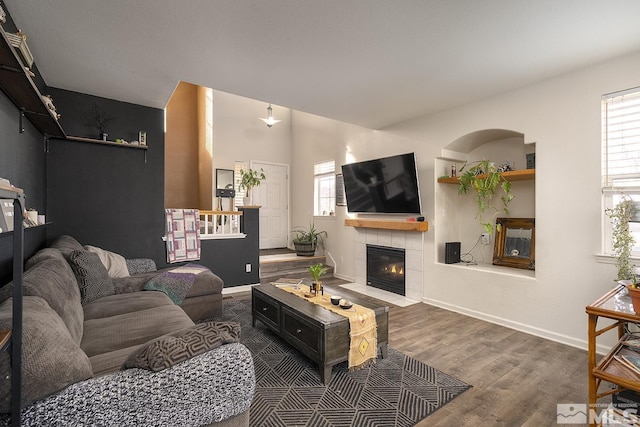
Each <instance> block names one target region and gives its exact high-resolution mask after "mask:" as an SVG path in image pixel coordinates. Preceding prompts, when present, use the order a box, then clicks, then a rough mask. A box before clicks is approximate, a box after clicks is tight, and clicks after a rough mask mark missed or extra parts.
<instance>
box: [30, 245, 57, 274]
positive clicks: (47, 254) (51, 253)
mask: <svg viewBox="0 0 640 427" xmlns="http://www.w3.org/2000/svg"><path fill="white" fill-rule="evenodd" d="M45 259H57V260H61V261H65V262H66V259H65V258H64V256H62V252H60V251H59V250H57V249H54V248H44V249H40V250H39V251H38V252H36V253H35V254H34V255H33V256H32V257H31V258H29V259H28V260H27V262H25V264H24V269H25V271H26V270H28V269H30V268H32V267H33V266H34V265H36V264H37V263H39V262H40V261H44V260H45Z"/></svg>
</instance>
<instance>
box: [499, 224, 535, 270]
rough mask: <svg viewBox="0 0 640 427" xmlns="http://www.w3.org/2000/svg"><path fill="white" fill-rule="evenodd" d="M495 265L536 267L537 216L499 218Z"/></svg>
mask: <svg viewBox="0 0 640 427" xmlns="http://www.w3.org/2000/svg"><path fill="white" fill-rule="evenodd" d="M496 230H497V233H496V239H495V245H494V250H493V265H498V266H503V267H513V268H523V269H527V270H535V269H536V257H535V247H536V245H535V242H536V221H535V218H497V219H496Z"/></svg>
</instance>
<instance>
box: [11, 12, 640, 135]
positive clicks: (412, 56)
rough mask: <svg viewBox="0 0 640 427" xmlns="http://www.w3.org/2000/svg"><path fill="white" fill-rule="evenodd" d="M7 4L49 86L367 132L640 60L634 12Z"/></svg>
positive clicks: (152, 103) (160, 105)
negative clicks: (285, 115)
mask: <svg viewBox="0 0 640 427" xmlns="http://www.w3.org/2000/svg"><path fill="white" fill-rule="evenodd" d="M5 4H6V7H7V9H8V10H9V13H11V15H12V17H13V18H14V20H15V22H16V25H17V26H18V28H20V29H22V30H23V32H24V33H26V34H27V37H28V43H29V46H30V48H31V50H32V52H33V54H34V57H35V60H36V64H37V66H38V69H39V70H40V72H41V73H42V75H43V77H44V79H45V81H46V83H47V84H48V85H49V86H54V87H58V88H63V89H68V90H73V91H78V92H82V93H87V94H92V95H97V96H103V97H107V98H112V99H117V100H121V101H127V102H132V103H136V104H141V105H146V106H152V107H158V108H164V107H165V105H166V103H167V102H168V100H169V98H170V97H171V94H172V92H173V90H174V88H175V87H176V85H177V83H178V82H179V81H187V82H190V83H195V84H198V85H203V86H207V87H212V88H214V89H218V90H222V91H225V92H229V93H233V94H236V95H241V96H245V97H249V98H253V99H258V100H261V101H264V102H265V103H266V102H271V103H273V104H276V105H279V106H286V107H289V108H292V109H295V110H300V111H305V112H309V113H312V114H317V115H320V116H325V117H329V118H333V119H336V120H340V121H344V122H348V123H353V124H358V125H362V126H365V127H369V128H372V129H380V128H384V127H386V126H389V125H392V124H395V123H398V122H402V121H405V120H408V119H411V118H414V117H418V116H422V115H426V114H430V113H433V112H436V111H440V110H444V109H448V108H453V107H456V106H459V105H463V104H466V103H469V102H473V101H474V100H478V99H482V98H485V97H488V96H492V95H495V94H499V93H502V92H506V91H509V90H511V89H514V88H517V87H520V86H525V85H528V84H532V83H535V82H538V81H540V80H543V79H546V78H549V77H552V76H555V75H559V74H563V73H567V72H569V71H572V70H575V69H579V68H582V67H585V66H589V65H592V64H595V63H599V62H603V61H606V60H608V59H611V58H615V57H618V56H623V55H626V54H629V53H632V52H638V51H640V25H639V24H638V21H639V17H640V1H637V0H608V1H605V0H589V1H585V0H535V1H532V0H482V1H479V0H448V1H447V0H184V1H175V0H109V1H98V0H95V1H87V0H56V1H42V0H5ZM639 75H640V70H639ZM639 84H640V81H639ZM274 112H275V113H276V114H277V109H276V108H274Z"/></svg>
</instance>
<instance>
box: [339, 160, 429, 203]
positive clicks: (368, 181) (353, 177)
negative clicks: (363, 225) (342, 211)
mask: <svg viewBox="0 0 640 427" xmlns="http://www.w3.org/2000/svg"><path fill="white" fill-rule="evenodd" d="M342 177H343V179H344V191H345V195H346V197H347V210H348V211H349V212H357V213H398V214H400V213H402V214H419V213H421V208H420V191H419V190H418V172H417V169H416V156H415V153H407V154H401V155H397V156H391V157H384V158H381V159H375V160H367V161H364V162H357V163H349V164H346V165H342Z"/></svg>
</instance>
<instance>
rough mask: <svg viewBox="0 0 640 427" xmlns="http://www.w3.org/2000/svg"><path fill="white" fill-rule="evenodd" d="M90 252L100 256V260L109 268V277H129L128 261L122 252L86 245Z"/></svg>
mask: <svg viewBox="0 0 640 427" xmlns="http://www.w3.org/2000/svg"><path fill="white" fill-rule="evenodd" d="M84 248H85V249H86V250H88V251H89V252H93V253H95V254H97V255H98V257H100V261H101V262H102V264H103V265H104V268H106V269H107V272H108V273H109V277H129V269H128V268H127V261H126V260H125V259H124V257H123V256H122V255H120V254H117V253H115V252H110V251H107V250H104V249H101V248H98V247H96V246H90V245H85V247H84Z"/></svg>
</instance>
